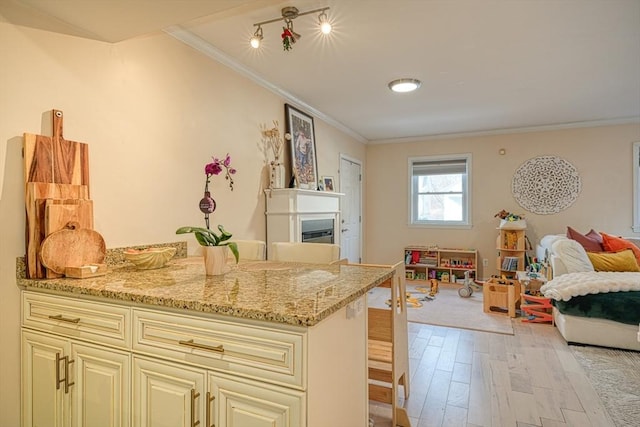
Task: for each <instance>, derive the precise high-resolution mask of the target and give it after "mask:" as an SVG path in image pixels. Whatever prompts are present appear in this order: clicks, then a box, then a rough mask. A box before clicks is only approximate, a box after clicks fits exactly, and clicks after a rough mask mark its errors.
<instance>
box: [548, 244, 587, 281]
mask: <svg viewBox="0 0 640 427" xmlns="http://www.w3.org/2000/svg"><path fill="white" fill-rule="evenodd" d="M551 249H552V252H553V253H554V254H556V255H557V256H558V257H559V258H560V261H562V263H563V264H564V265H565V267H566V268H567V273H580V272H583V271H593V265H592V264H591V261H590V260H589V257H588V256H587V251H585V250H584V248H583V247H582V245H581V244H580V243H578V242H576V241H575V240H571V239H562V240H558V241H556V242H555V243H553V245H552V246H551Z"/></svg>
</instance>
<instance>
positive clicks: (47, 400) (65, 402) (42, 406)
mask: <svg viewBox="0 0 640 427" xmlns="http://www.w3.org/2000/svg"><path fill="white" fill-rule="evenodd" d="M69 350H70V349H69V343H68V341H67V340H65V339H62V338H59V337H55V336H50V335H43V334H37V333H34V332H24V331H23V333H22V423H23V426H25V427H27V426H28V427H31V426H34V427H35V426H51V427H63V426H69V425H71V396H70V395H69V392H68V391H67V392H65V388H64V386H63V387H60V376H61V375H60V374H61V372H60V366H61V365H65V366H66V363H67V359H62V361H61V358H62V357H64V355H67V356H68V355H69ZM62 370H63V371H64V366H63V368H62ZM62 377H63V379H64V374H63V375H62Z"/></svg>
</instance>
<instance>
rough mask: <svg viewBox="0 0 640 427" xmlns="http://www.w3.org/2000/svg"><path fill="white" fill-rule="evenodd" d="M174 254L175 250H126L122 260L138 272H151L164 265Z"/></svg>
mask: <svg viewBox="0 0 640 427" xmlns="http://www.w3.org/2000/svg"><path fill="white" fill-rule="evenodd" d="M175 254H176V248H147V249H143V250H137V249H127V250H126V251H124V258H125V259H126V260H127V261H129V262H131V263H132V264H133V265H135V266H136V267H137V268H139V269H140V270H152V269H154V268H160V267H164V265H165V264H166V263H167V261H169V260H170V259H171V258H173V256H174V255H175Z"/></svg>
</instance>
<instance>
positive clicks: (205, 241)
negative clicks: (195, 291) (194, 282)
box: [176, 154, 239, 276]
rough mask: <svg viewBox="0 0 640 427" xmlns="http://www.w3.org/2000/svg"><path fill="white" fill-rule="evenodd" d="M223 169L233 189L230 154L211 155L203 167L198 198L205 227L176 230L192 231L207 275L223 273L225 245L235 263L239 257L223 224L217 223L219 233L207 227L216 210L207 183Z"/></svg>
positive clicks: (225, 257)
mask: <svg viewBox="0 0 640 427" xmlns="http://www.w3.org/2000/svg"><path fill="white" fill-rule="evenodd" d="M223 170H224V171H225V179H226V180H228V181H229V187H230V188H231V191H233V178H232V175H235V173H236V170H235V169H234V168H233V167H231V156H229V154H227V155H226V157H225V158H224V159H223V160H220V159H218V158H216V157H213V162H211V163H207V164H206V165H205V167H204V173H205V175H206V177H207V179H206V181H205V186H204V197H203V198H202V200H200V211H201V212H203V213H204V214H205V215H204V218H205V223H206V227H191V226H185V227H180V228H178V229H177V230H176V234H187V233H193V234H194V236H195V238H196V240H197V241H198V243H200V245H201V246H202V247H203V249H204V263H205V270H206V272H207V275H208V276H215V275H218V274H223V273H224V267H225V266H226V263H227V247H228V248H229V249H230V250H231V253H233V256H234V257H235V259H236V263H237V262H238V259H239V253H238V245H236V243H235V242H231V241H229V239H231V236H232V234H231V233H229V232H228V231H226V230H225V229H224V226H222V225H218V231H219V234H218V233H216V232H215V231H213V230H211V228H209V214H211V213H213V212H214V211H215V210H216V202H215V200H213V198H211V193H210V192H209V183H210V181H211V177H212V176H213V175H219V174H220V173H221V172H222V171H223Z"/></svg>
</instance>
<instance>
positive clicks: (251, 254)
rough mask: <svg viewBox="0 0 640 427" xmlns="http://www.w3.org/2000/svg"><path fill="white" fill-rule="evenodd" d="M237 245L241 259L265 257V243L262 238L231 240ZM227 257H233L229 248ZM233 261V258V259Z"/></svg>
mask: <svg viewBox="0 0 640 427" xmlns="http://www.w3.org/2000/svg"><path fill="white" fill-rule="evenodd" d="M231 241H232V242H235V243H236V245H238V254H239V259H240V260H242V261H264V260H265V259H266V253H265V252H266V249H267V244H266V243H265V242H264V241H262V240H231ZM228 254H229V255H228V259H230V260H231V259H234V257H233V253H231V250H229V251H228ZM234 262H235V260H234Z"/></svg>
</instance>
